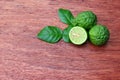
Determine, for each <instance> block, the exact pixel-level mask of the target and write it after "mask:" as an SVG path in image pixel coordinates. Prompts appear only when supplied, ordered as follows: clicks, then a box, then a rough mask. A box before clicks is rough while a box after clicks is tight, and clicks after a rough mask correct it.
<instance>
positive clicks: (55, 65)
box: [0, 0, 120, 80]
mask: <svg viewBox="0 0 120 80" xmlns="http://www.w3.org/2000/svg"><path fill="white" fill-rule="evenodd" d="M119 3H120V0H0V80H120V4H119ZM59 8H66V9H70V10H71V11H72V12H73V14H74V15H76V14H77V13H78V12H80V11H84V10H92V11H93V12H94V13H95V14H96V15H97V16H98V21H99V22H98V23H101V24H104V25H106V26H108V28H109V30H110V33H111V35H110V39H109V41H108V43H107V44H106V45H104V46H102V47H96V46H94V45H92V44H91V43H90V42H87V43H86V44H84V45H82V46H75V45H72V44H68V43H65V42H63V41H60V42H59V43H57V44H49V43H46V42H43V41H41V40H38V39H37V38H36V34H37V33H38V32H39V31H40V30H41V29H42V28H43V27H44V26H46V25H55V26H58V27H59V28H61V29H64V28H65V27H66V25H65V24H63V23H61V22H60V21H59V19H58V16H57V10H58V9H59Z"/></svg>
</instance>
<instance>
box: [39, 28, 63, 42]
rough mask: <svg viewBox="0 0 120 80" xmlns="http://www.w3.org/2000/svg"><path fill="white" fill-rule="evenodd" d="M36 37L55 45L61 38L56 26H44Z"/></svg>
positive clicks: (60, 32)
mask: <svg viewBox="0 0 120 80" xmlns="http://www.w3.org/2000/svg"><path fill="white" fill-rule="evenodd" d="M37 37H38V38H39V39H41V40H43V41H45V42H48V43H56V42H58V41H59V40H60V39H61V38H62V30H60V29H59V28H57V27H56V26H46V27H44V28H43V29H42V30H41V31H40V32H39V33H38V35H37Z"/></svg>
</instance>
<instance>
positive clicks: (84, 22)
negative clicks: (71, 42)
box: [72, 11, 97, 29]
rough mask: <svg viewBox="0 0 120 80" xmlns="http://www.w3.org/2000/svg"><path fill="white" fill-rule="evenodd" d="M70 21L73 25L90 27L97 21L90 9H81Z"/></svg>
mask: <svg viewBox="0 0 120 80" xmlns="http://www.w3.org/2000/svg"><path fill="white" fill-rule="evenodd" d="M72 23H73V25H74V26H81V27H83V28H85V29H90V28H91V27H93V26H94V25H95V24H96V23H97V17H96V15H95V14H94V13H93V12H92V11H83V12H80V13H79V14H78V15H77V16H76V17H75V19H74V20H73V21H72Z"/></svg>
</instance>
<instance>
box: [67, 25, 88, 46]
mask: <svg viewBox="0 0 120 80" xmlns="http://www.w3.org/2000/svg"><path fill="white" fill-rule="evenodd" d="M69 38H70V40H71V42H72V43H73V44H76V45H81V44H83V43H84V42H85V41H86V40H87V32H86V30H85V29H84V28H82V27H79V26H76V27H73V28H71V30H70V32H69Z"/></svg>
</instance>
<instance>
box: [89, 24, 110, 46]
mask: <svg viewBox="0 0 120 80" xmlns="http://www.w3.org/2000/svg"><path fill="white" fill-rule="evenodd" d="M109 35H110V33H109V30H108V29H107V27H106V26H103V25H95V26H94V27H92V28H91V29H90V31H89V38H90V41H91V43H93V44H94V45H103V44H105V43H106V42H107V41H108V39H109Z"/></svg>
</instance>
